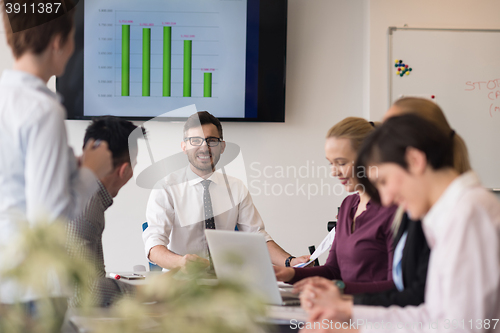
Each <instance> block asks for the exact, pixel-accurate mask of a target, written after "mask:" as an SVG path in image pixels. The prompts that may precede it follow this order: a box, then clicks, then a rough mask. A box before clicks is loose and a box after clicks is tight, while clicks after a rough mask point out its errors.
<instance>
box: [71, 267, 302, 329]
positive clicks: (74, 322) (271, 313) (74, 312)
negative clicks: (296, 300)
mask: <svg viewBox="0 0 500 333" xmlns="http://www.w3.org/2000/svg"><path fill="white" fill-rule="evenodd" d="M115 274H119V275H130V274H132V273H131V272H116V273H115ZM135 274H142V275H144V276H145V279H138V280H125V279H122V281H125V282H126V283H130V284H134V285H144V284H146V283H147V281H148V278H149V277H152V276H154V275H158V274H162V272H149V271H148V272H145V271H143V272H135ZM107 276H108V277H111V276H110V275H109V274H108V275H107ZM152 306H154V305H152ZM267 310H268V311H267V316H266V317H265V318H261V319H260V321H261V322H262V323H263V324H264V328H265V329H266V330H268V331H269V332H273V333H286V332H297V331H298V329H296V328H294V327H296V325H294V324H293V323H298V322H305V320H306V319H307V315H306V313H305V312H304V311H303V310H302V309H301V308H300V307H299V306H275V305H268V306H267ZM292 319H294V321H293V322H291V320H292ZM112 320H120V319H119V318H116V317H115V318H113V316H112V315H111V311H110V310H109V309H106V308H95V309H91V311H86V312H85V313H83V311H82V310H79V309H68V311H67V313H66V319H65V322H64V325H63V328H62V331H61V332H62V333H92V332H94V330H95V327H96V325H98V324H99V323H100V322H102V321H112ZM143 332H151V330H144V331H143Z"/></svg>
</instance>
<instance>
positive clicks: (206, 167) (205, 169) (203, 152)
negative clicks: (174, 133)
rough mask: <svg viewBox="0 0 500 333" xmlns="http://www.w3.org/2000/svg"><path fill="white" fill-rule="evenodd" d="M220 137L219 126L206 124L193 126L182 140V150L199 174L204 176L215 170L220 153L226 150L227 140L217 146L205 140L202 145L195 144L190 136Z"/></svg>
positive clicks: (195, 171)
mask: <svg viewBox="0 0 500 333" xmlns="http://www.w3.org/2000/svg"><path fill="white" fill-rule="evenodd" d="M193 137H198V138H203V139H206V138H220V136H219V132H218V130H217V127H216V126H215V125H214V124H205V125H201V126H199V127H193V128H190V129H188V130H187V131H186V133H185V139H187V140H185V141H183V142H182V144H181V146H182V150H183V151H184V153H185V154H186V155H187V157H188V160H189V163H190V164H191V169H192V170H193V172H194V173H196V174H197V175H198V176H204V175H206V174H210V173H212V172H213V171H215V166H216V165H217V163H218V162H219V159H220V155H221V154H222V153H223V152H224V149H225V142H224V141H221V142H220V143H219V144H218V145H217V146H215V147H209V146H208V145H207V142H206V141H204V142H203V143H202V145H201V146H193V145H192V144H191V143H190V142H189V138H193Z"/></svg>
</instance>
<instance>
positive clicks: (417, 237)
mask: <svg viewBox="0 0 500 333" xmlns="http://www.w3.org/2000/svg"><path fill="white" fill-rule="evenodd" d="M405 231H408V236H407V238H406V244H405V246H404V249H403V258H402V260H401V268H402V272H403V285H404V290H403V291H399V290H398V289H396V288H394V289H391V290H388V291H385V292H379V293H370V294H358V295H355V296H354V300H353V302H354V304H363V305H381V306H386V307H388V306H390V305H398V306H406V305H420V304H421V303H423V302H424V292H425V280H426V278H427V267H428V264H429V254H430V249H429V245H428V244H427V241H426V240H425V236H424V232H423V230H422V223H421V222H420V221H411V220H410V219H409V218H408V215H407V214H406V213H405V214H404V215H403V217H402V220H401V225H400V227H399V229H398V232H397V234H396V237H395V238H394V248H396V245H397V244H398V242H399V241H400V239H401V237H402V236H403V234H404V232H405Z"/></svg>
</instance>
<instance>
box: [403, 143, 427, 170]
mask: <svg viewBox="0 0 500 333" xmlns="http://www.w3.org/2000/svg"><path fill="white" fill-rule="evenodd" d="M405 160H406V164H407V165H408V171H409V172H410V173H411V174H413V175H422V174H423V173H424V172H425V169H426V168H427V157H426V156H425V153H424V152H423V151H421V150H418V149H416V148H413V147H408V148H406V154H405Z"/></svg>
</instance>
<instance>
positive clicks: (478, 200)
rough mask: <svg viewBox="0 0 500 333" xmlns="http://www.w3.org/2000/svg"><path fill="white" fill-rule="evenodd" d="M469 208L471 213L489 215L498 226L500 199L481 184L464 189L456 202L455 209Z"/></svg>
mask: <svg viewBox="0 0 500 333" xmlns="http://www.w3.org/2000/svg"><path fill="white" fill-rule="evenodd" d="M463 210H470V212H471V214H480V215H483V214H485V216H488V217H490V218H491V219H492V220H494V221H495V224H497V225H499V226H500V201H499V200H498V198H496V197H495V195H494V194H493V193H492V192H491V191H489V190H487V189H485V188H484V187H482V186H474V187H472V188H470V189H469V190H468V191H466V192H465V193H464V194H463V196H462V197H461V198H460V200H459V202H458V204H457V211H459V212H460V211H462V214H463V213H464V212H463Z"/></svg>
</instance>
